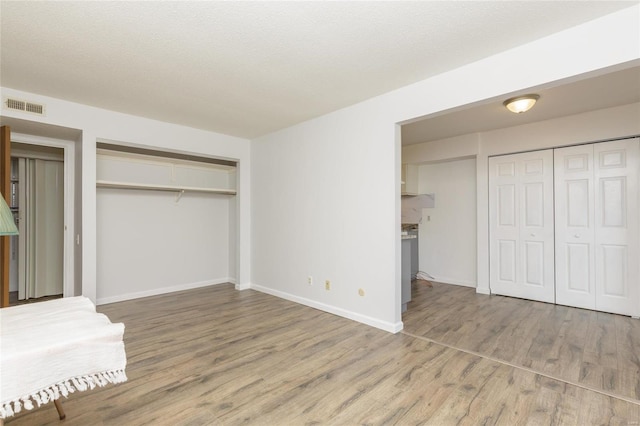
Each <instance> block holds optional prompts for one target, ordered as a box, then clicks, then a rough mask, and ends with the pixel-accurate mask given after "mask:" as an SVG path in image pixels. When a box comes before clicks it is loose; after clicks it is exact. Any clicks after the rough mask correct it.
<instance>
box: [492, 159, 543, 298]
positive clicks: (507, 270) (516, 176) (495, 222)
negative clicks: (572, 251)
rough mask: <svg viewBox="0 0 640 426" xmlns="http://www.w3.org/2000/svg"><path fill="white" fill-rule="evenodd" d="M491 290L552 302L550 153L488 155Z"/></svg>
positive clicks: (497, 292)
mask: <svg viewBox="0 0 640 426" xmlns="http://www.w3.org/2000/svg"><path fill="white" fill-rule="evenodd" d="M489 170H490V171H489V206H490V207H489V220H490V229H489V232H490V248H489V250H490V253H489V257H490V287H491V292H492V293H495V294H502V295H505V296H513V297H521V298H525V299H531V300H538V301H543V302H551V303H553V302H554V301H555V291H554V269H553V264H554V239H553V151H552V150H545V151H536V152H529V153H522V154H514V155H505V156H499V157H491V158H490V159H489Z"/></svg>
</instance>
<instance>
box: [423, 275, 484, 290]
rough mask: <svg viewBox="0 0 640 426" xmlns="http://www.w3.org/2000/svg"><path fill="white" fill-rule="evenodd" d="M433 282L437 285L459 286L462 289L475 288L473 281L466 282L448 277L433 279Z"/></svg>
mask: <svg viewBox="0 0 640 426" xmlns="http://www.w3.org/2000/svg"><path fill="white" fill-rule="evenodd" d="M431 281H434V282H437V283H443V284H453V285H459V286H462V287H472V288H476V283H474V282H473V281H467V280H458V279H455V278H449V277H434V278H433V280H431Z"/></svg>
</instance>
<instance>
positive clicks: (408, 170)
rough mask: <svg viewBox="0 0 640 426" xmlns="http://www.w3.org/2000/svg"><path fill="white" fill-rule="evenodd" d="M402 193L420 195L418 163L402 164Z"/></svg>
mask: <svg viewBox="0 0 640 426" xmlns="http://www.w3.org/2000/svg"><path fill="white" fill-rule="evenodd" d="M401 191H402V195H418V165H417V164H403V165H402V186H401Z"/></svg>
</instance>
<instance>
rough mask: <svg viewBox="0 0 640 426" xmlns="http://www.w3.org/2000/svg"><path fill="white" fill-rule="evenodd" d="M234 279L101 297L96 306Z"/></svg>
mask: <svg viewBox="0 0 640 426" xmlns="http://www.w3.org/2000/svg"><path fill="white" fill-rule="evenodd" d="M231 279H232V278H228V277H227V278H218V279H215V280H211V281H200V282H196V283H188V284H179V285H175V286H170V287H161V288H154V289H151V290H145V291H138V292H135V293H126V294H120V295H117V296H110V297H101V298H99V299H97V300H96V305H106V304H109V303H115V302H123V301H125V300H132V299H139V298H141V297H149V296H157V295H159V294H166V293H174V292H176V291H183V290H192V289H194V288H200V287H208V286H210V285H217V284H226V283H229V282H230V280H231Z"/></svg>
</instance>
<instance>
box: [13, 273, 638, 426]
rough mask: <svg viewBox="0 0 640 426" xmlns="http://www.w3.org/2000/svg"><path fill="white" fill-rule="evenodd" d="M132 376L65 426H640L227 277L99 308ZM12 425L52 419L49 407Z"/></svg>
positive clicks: (503, 368) (526, 377)
mask: <svg viewBox="0 0 640 426" xmlns="http://www.w3.org/2000/svg"><path fill="white" fill-rule="evenodd" d="M99 311H101V312H104V313H105V314H107V315H108V316H109V317H110V319H111V320H112V321H114V322H119V321H122V322H124V323H125V325H126V330H125V345H126V350H127V356H128V366H127V375H128V376H129V381H128V382H126V383H123V384H120V385H115V386H113V385H112V386H108V387H106V388H101V389H97V390H93V391H88V392H82V393H75V394H73V395H72V396H71V397H70V398H69V399H67V400H65V401H64V408H65V410H66V412H67V420H65V421H64V425H101V424H105V425H107V424H108V425H147V424H148V425H239V424H252V425H304V424H328V425H355V424H380V425H382V424H384V425H387V424H401V425H410V424H411V425H412V424H433V425H449V424H468V425H475V424H502V425H517V424H544V425H547V424H569V425H589V424H628V425H632V424H636V425H637V424H638V421H639V420H640V406H639V405H638V404H635V403H632V402H629V401H625V400H622V399H619V398H614V397H610V396H606V395H603V394H600V393H597V392H593V391H591V390H587V389H584V388H582V387H578V386H573V385H570V384H567V383H565V382H562V381H558V380H553V379H550V378H548V377H545V376H543V375H539V374H535V373H533V372H531V371H528V370H524V369H521V368H515V367H512V366H509V365H506V364H504V363H501V362H497V361H494V360H491V359H487V358H485V357H482V356H478V355H473V354H469V353H466V352H464V351H460V350H456V349H452V348H449V347H446V346H443V345H440V344H437V343H433V342H430V341H427V340H426V339H425V338H417V337H413V336H410V335H407V334H402V333H398V334H395V335H394V334H390V333H386V332H383V331H380V330H377V329H374V328H371V327H368V326H365V325H362V324H359V323H356V322H353V321H350V320H347V319H344V318H340V317H337V316H334V315H331V314H327V313H324V312H321V311H318V310H315V309H312V308H308V307H305V306H301V305H297V304H295V303H292V302H288V301H285V300H282V299H278V298H275V297H273V296H269V295H266V294H262V293H259V292H256V291H252V290H246V291H242V292H239V291H236V290H235V289H234V288H233V286H231V285H226V284H225V285H218V286H212V287H207V288H202V289H197V290H190V291H186V292H180V293H173V294H169V295H162V296H155V297H149V298H145V299H137V300H132V301H127V302H120V303H114V304H111V305H105V306H101V307H99ZM6 424H8V425H12V426H18V425H47V424H50V425H56V424H59V421H58V420H57V417H56V411H55V408H54V406H53V405H52V404H50V405H47V406H44V407H42V408H40V409H38V410H35V411H32V412H22V413H20V414H19V415H18V416H16V417H14V418H12V419H9V421H7V422H6Z"/></svg>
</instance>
